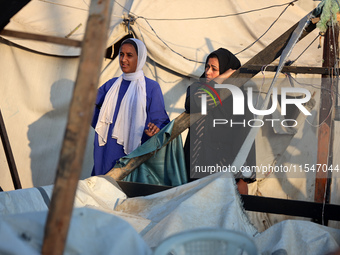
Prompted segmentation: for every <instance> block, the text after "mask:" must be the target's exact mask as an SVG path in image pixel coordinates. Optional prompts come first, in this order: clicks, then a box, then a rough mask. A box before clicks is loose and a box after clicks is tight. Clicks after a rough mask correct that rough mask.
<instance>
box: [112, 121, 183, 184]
mask: <svg viewBox="0 0 340 255" xmlns="http://www.w3.org/2000/svg"><path fill="white" fill-rule="evenodd" d="M173 125H174V120H173V121H171V122H170V123H169V124H168V125H166V126H165V127H164V128H163V129H162V130H161V131H159V132H158V133H157V134H156V135H154V136H153V137H151V138H150V139H149V140H148V141H146V142H145V143H144V144H142V145H141V146H140V147H138V148H137V149H136V150H134V151H133V152H131V153H130V154H129V155H127V156H125V157H122V158H120V159H119V160H118V162H117V164H116V165H115V167H123V166H125V165H126V164H127V163H128V162H129V161H130V160H131V159H132V158H135V157H138V156H141V155H144V154H148V153H150V152H153V151H155V150H157V153H155V155H153V156H152V157H151V158H150V159H148V160H147V161H146V162H144V163H143V164H142V165H140V166H139V167H138V168H137V169H135V170H134V171H133V172H132V173H131V174H129V175H128V176H127V177H125V178H124V179H123V181H129V182H141V183H147V184H156V185H168V186H179V185H182V184H184V183H187V176H186V170H185V159H184V151H183V144H182V138H181V136H178V137H176V138H175V139H174V140H172V141H171V142H170V143H169V144H168V145H167V146H165V147H164V148H162V149H160V148H161V147H162V146H163V144H165V143H167V142H168V141H169V140H170V136H171V132H172V128H173Z"/></svg>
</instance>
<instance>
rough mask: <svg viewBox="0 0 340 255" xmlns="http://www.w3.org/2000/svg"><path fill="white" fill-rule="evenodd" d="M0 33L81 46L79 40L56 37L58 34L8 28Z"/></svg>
mask: <svg viewBox="0 0 340 255" xmlns="http://www.w3.org/2000/svg"><path fill="white" fill-rule="evenodd" d="M0 35H4V36H10V37H16V38H20V39H27V40H34V41H40V42H48V43H54V44H61V45H66V46H73V47H81V43H82V42H81V41H78V40H73V39H68V38H63V37H58V36H51V35H39V34H32V33H26V32H20V31H14V30H9V29H4V30H2V31H1V32H0Z"/></svg>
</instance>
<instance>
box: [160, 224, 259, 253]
mask: <svg viewBox="0 0 340 255" xmlns="http://www.w3.org/2000/svg"><path fill="white" fill-rule="evenodd" d="M169 254H173V255H187V254H193V255H200V254H202V255H203V254H207V255H220V254H221V255H222V254H230V255H234V254H248V255H257V254H258V253H257V248H256V246H255V243H254V242H253V241H252V240H251V239H250V238H249V237H248V236H246V235H245V234H243V233H240V232H236V231H233V230H228V229H222V228H198V229H193V230H189V231H184V232H180V233H177V234H174V235H172V236H170V237H168V238H166V239H165V240H163V241H162V242H161V243H160V245H159V246H157V247H156V249H155V251H154V255H169Z"/></svg>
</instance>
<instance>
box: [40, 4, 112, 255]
mask: <svg viewBox="0 0 340 255" xmlns="http://www.w3.org/2000/svg"><path fill="white" fill-rule="evenodd" d="M111 3H112V1H111V0H97V1H96V0H92V2H91V6H90V14H89V18H88V21H87V26H86V32H85V37H84V41H83V49H82V53H81V56H80V63H79V67H78V74H77V79H76V83H75V89H74V94H73V98H72V100H71V104H70V109H69V116H68V123H67V126H66V132H65V137H64V142H63V145H62V149H61V154H60V159H59V165H58V169H57V175H56V180H55V184H54V189H53V194H52V199H51V205H50V209H49V213H48V217H47V222H46V226H45V236H44V243H43V246H42V254H49V255H51V254H52V255H57V254H58V255H60V254H63V251H64V248H65V243H66V239H67V232H68V228H69V225H70V219H71V215H72V210H73V203H74V197H75V193H76V189H77V184H78V180H79V176H80V174H81V170H82V163H83V156H84V150H85V147H86V141H87V137H88V132H89V127H90V122H91V117H92V112H93V106H94V103H95V97H96V94H97V85H98V80H99V76H100V70H101V65H102V61H103V57H104V53H105V48H106V41H107V31H108V25H109V20H110V15H111V9H112V5H111Z"/></svg>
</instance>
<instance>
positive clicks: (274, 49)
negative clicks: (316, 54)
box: [106, 22, 316, 180]
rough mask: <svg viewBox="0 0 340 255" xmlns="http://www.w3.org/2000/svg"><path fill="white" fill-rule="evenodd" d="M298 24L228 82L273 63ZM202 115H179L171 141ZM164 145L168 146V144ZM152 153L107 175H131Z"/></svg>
mask: <svg viewBox="0 0 340 255" xmlns="http://www.w3.org/2000/svg"><path fill="white" fill-rule="evenodd" d="M298 24H299V22H297V23H296V24H295V25H293V26H292V27H291V28H290V29H288V30H287V31H286V32H285V33H283V34H282V35H281V36H280V37H278V38H277V39H276V40H275V41H273V42H272V43H271V44H269V45H268V46H267V47H266V48H265V49H263V50H262V51H261V52H259V53H258V54H257V55H255V56H254V57H253V58H251V59H250V60H249V61H248V62H247V63H245V64H244V65H243V66H242V67H241V68H240V69H238V70H237V71H236V72H235V73H233V75H232V76H231V77H230V78H229V80H232V82H228V83H229V84H233V85H235V86H238V87H241V86H243V84H245V83H246V82H247V81H249V80H250V79H251V78H252V77H254V76H255V75H256V74H257V73H258V72H259V71H254V72H242V71H244V70H245V69H247V68H248V67H250V66H253V65H268V64H270V63H272V62H273V61H274V60H275V59H276V58H278V57H279V56H280V55H281V53H282V51H283V50H284V48H285V47H286V45H287V43H288V41H289V39H290V36H291V34H292V33H293V32H294V30H295V28H296V27H297V26H298ZM315 27H316V25H315V24H313V23H312V22H311V23H310V24H309V26H307V27H306V29H305V31H303V33H302V35H301V38H300V40H301V39H302V38H304V37H305V36H306V35H308V34H309V33H310V32H311V31H313V30H314V29H315ZM229 96H230V91H229V90H227V89H225V90H221V91H220V97H221V99H222V100H225V99H226V98H227V97H229ZM201 117H202V115H201V114H200V113H196V114H190V115H189V114H188V113H185V112H183V113H182V114H181V115H179V116H178V117H177V118H176V119H175V123H174V126H173V129H172V133H171V138H170V140H169V142H170V141H172V140H173V139H174V138H176V137H177V136H178V135H180V134H181V133H182V132H183V131H184V130H186V129H187V128H188V127H189V126H190V121H191V122H195V121H197V120H198V119H200V118H201ZM169 142H168V143H169ZM164 146H166V144H165V145H164ZM152 155H153V152H152V153H149V154H145V155H142V156H139V157H136V158H133V159H131V160H130V161H129V163H128V164H127V165H126V166H124V167H122V168H113V169H111V170H110V171H109V172H108V173H107V174H106V175H108V176H111V177H112V178H114V179H115V180H122V179H124V178H125V177H126V176H127V175H129V174H130V173H131V172H132V171H133V170H134V169H136V168H137V167H138V166H139V165H141V164H142V163H143V162H145V161H146V160H147V159H149V158H151V157H152Z"/></svg>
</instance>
